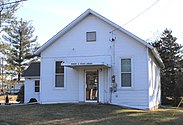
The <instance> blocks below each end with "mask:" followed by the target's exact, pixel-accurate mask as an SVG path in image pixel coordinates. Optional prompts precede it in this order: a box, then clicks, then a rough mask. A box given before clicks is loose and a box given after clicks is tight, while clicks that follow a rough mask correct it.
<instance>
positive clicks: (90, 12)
mask: <svg viewBox="0 0 183 125" xmlns="http://www.w3.org/2000/svg"><path fill="white" fill-rule="evenodd" d="M89 14H92V15H94V16H96V17H98V18H99V19H101V20H102V21H104V22H106V23H108V24H109V25H111V26H113V27H114V29H115V28H116V29H118V30H119V31H121V32H123V33H125V34H127V35H128V36H130V37H132V38H134V39H135V40H137V41H138V42H140V43H142V44H143V45H145V46H147V47H148V48H150V49H153V47H152V46H151V45H150V44H148V43H147V42H145V41H144V40H142V39H141V38H139V37H137V36H136V35H134V34H132V33H130V32H129V31H127V30H125V29H124V28H122V27H120V26H119V25H117V24H115V23H114V22H112V21H110V20H108V19H107V18H105V17H103V16H102V15H100V14H98V13H96V12H95V11H93V10H91V9H87V10H86V11H85V12H84V13H82V14H81V15H80V16H79V17H78V18H76V19H75V20H74V21H72V22H71V23H70V24H68V25H67V26H66V27H65V28H63V29H62V30H61V31H59V32H58V33H57V34H56V35H54V36H53V37H52V38H51V39H49V40H48V41H47V42H46V43H45V44H43V45H42V47H40V48H39V49H38V50H37V51H36V52H35V53H34V54H35V55H40V53H41V52H42V51H44V50H45V49H46V48H47V47H48V46H50V45H51V44H53V43H54V42H55V41H56V40H57V39H59V38H60V37H61V36H63V35H64V34H65V33H67V32H68V31H69V30H71V29H72V28H73V27H74V26H75V25H77V24H78V23H79V22H80V21H82V20H83V19H84V18H86V17H87V16H88V15H89Z"/></svg>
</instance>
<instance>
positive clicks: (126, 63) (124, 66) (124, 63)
mask: <svg viewBox="0 0 183 125" xmlns="http://www.w3.org/2000/svg"><path fill="white" fill-rule="evenodd" d="M121 72H131V59H122V60H121Z"/></svg>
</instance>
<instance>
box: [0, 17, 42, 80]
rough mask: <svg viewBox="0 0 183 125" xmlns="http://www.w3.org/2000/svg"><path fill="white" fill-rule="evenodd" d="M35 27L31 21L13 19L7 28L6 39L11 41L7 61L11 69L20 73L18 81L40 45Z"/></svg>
mask: <svg viewBox="0 0 183 125" xmlns="http://www.w3.org/2000/svg"><path fill="white" fill-rule="evenodd" d="M33 32H34V27H33V26H32V25H31V23H30V21H23V19H21V20H20V21H16V20H15V21H13V22H11V27H8V28H6V33H7V34H8V36H4V38H5V40H7V41H9V42H10V46H11V50H10V51H9V52H8V53H7V58H8V59H7V63H8V65H9V67H11V70H13V71H15V72H16V74H17V75H18V81H19V80H20V77H21V74H22V72H23V70H24V69H25V67H26V66H27V65H28V64H29V62H30V61H33V60H34V59H35V58H34V56H33V52H34V51H35V50H36V49H37V48H38V47H39V45H38V44H37V43H36V40H37V36H36V37H34V36H33Z"/></svg>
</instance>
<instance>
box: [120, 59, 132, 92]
mask: <svg viewBox="0 0 183 125" xmlns="http://www.w3.org/2000/svg"><path fill="white" fill-rule="evenodd" d="M122 59H130V60H131V72H124V73H131V86H122V78H121V77H122V76H121V75H122V71H121V69H122V65H121V62H122ZM119 72H120V88H122V89H132V88H133V58H132V57H122V58H120V71H119Z"/></svg>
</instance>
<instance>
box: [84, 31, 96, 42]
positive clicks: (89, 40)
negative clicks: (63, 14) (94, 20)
mask: <svg viewBox="0 0 183 125" xmlns="http://www.w3.org/2000/svg"><path fill="white" fill-rule="evenodd" d="M89 33H95V39H88V34H89ZM96 41H97V32H96V31H90V32H86V42H96Z"/></svg>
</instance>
